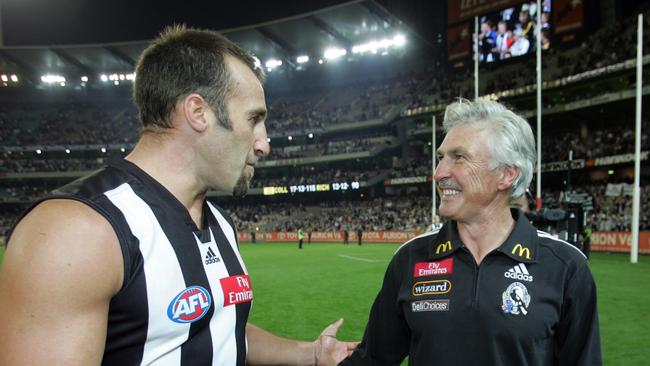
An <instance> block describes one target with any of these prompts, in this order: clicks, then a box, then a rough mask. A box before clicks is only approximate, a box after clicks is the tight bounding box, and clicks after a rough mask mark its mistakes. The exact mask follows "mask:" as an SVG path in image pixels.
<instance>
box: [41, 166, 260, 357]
mask: <svg viewBox="0 0 650 366" xmlns="http://www.w3.org/2000/svg"><path fill="white" fill-rule="evenodd" d="M53 193H54V195H53V196H50V197H48V198H46V199H52V198H68V199H73V200H77V201H81V202H83V203H85V204H87V205H89V206H90V207H92V208H93V209H95V210H96V211H97V212H99V213H100V214H102V215H103V216H104V217H105V218H106V219H107V220H108V221H109V222H110V224H111V225H112V227H113V228H114V230H115V232H116V233H117V236H118V238H119V243H120V246H121V250H122V255H123V258H124V283H123V285H122V288H121V290H120V291H119V292H118V293H117V294H116V295H115V296H114V297H113V298H112V299H111V301H110V307H109V314H108V331H107V338H106V348H105V353H104V357H103V362H102V364H103V365H121V366H123V365H170V366H171V365H244V364H245V361H246V351H247V348H246V339H245V328H246V322H247V319H248V315H249V312H250V308H251V304H252V299H253V292H252V287H251V283H250V279H249V277H248V272H247V270H246V267H245V265H244V262H243V261H242V258H241V256H240V254H239V250H238V242H237V236H236V231H235V226H234V224H233V222H232V220H231V219H230V217H229V216H228V215H227V214H226V213H224V212H223V211H222V210H221V209H220V208H218V207H216V206H215V205H213V204H211V203H209V202H207V201H206V202H204V204H203V225H202V227H203V229H199V228H198V227H197V226H196V225H195V223H194V222H193V221H192V219H191V217H190V215H189V213H188V211H187V209H186V208H185V207H184V206H183V205H182V204H181V203H180V202H179V201H178V200H177V199H176V198H175V197H174V196H173V195H172V194H171V193H170V192H169V191H168V190H167V189H165V188H164V187H163V186H162V185H161V184H160V183H158V182H157V181H155V180H154V179H153V178H152V177H151V176H149V175H147V174H146V173H145V172H144V171H142V170H141V169H140V168H138V167H137V166H136V165H135V164H133V163H131V162H129V161H126V160H118V161H111V162H110V163H109V166H108V167H106V168H103V169H101V170H99V171H98V172H95V173H93V174H92V175H90V176H87V177H84V178H81V179H79V180H77V181H75V182H72V183H70V184H68V185H67V186H64V187H63V188H61V189H59V190H57V191H55V192H53ZM88 245H92V243H88Z"/></svg>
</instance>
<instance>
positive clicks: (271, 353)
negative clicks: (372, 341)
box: [246, 319, 356, 366]
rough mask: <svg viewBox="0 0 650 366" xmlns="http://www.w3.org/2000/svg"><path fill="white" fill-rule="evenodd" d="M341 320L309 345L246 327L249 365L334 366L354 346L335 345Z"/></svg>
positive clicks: (343, 343)
mask: <svg viewBox="0 0 650 366" xmlns="http://www.w3.org/2000/svg"><path fill="white" fill-rule="evenodd" d="M342 324H343V319H341V320H339V321H337V322H335V323H333V324H331V325H329V326H328V327H327V328H325V330H323V332H322V333H321V334H320V336H319V337H318V339H316V340H315V341H313V342H303V341H296V340H292V339H286V338H281V337H278V336H276V335H273V334H271V333H269V332H267V331H265V330H263V329H261V328H259V327H256V326H255V325H252V324H250V323H249V324H247V325H246V337H247V339H248V355H247V357H246V363H248V364H249V365H296V366H297V365H328V366H329V365H337V364H338V363H339V362H341V360H343V359H344V358H345V357H347V356H348V355H349V354H350V353H351V352H352V350H353V349H354V347H355V346H356V343H351V342H339V341H338V340H337V339H336V333H337V332H338V330H339V328H340V327H341V325H342Z"/></svg>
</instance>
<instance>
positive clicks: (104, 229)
mask: <svg viewBox="0 0 650 366" xmlns="http://www.w3.org/2000/svg"><path fill="white" fill-rule="evenodd" d="M21 232H24V233H31V234H36V233H38V234H39V235H53V236H54V237H61V236H67V235H68V234H70V235H72V234H74V235H76V236H77V237H79V238H80V239H84V237H85V236H89V237H93V238H98V239H100V240H101V238H105V237H113V236H114V230H113V228H112V226H111V225H110V223H109V222H108V220H107V219H106V218H105V217H104V216H103V215H101V214H100V213H99V212H97V210H95V209H94V208H92V207H90V206H89V205H88V204H86V203H84V202H81V201H79V200H75V199H66V198H52V199H47V200H44V201H42V202H40V203H38V204H36V205H35V206H34V207H33V208H32V209H31V210H30V211H29V212H27V213H26V214H25V216H24V217H22V219H21V220H20V221H19V222H18V223H17V225H16V227H15V228H14V230H13V234H17V233H21ZM111 234H112V235H111ZM12 236H13V235H12Z"/></svg>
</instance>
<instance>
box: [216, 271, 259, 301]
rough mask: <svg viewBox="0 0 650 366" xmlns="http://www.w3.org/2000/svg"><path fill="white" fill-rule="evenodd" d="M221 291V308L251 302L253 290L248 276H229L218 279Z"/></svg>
mask: <svg viewBox="0 0 650 366" xmlns="http://www.w3.org/2000/svg"><path fill="white" fill-rule="evenodd" d="M219 281H221V288H222V289H223V306H224V307H225V306H230V305H236V304H241V303H243V302H250V301H253V288H252V287H251V282H250V277H249V276H248V275H237V276H230V277H225V278H222V279H220V280H219Z"/></svg>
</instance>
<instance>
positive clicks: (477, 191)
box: [434, 125, 501, 223]
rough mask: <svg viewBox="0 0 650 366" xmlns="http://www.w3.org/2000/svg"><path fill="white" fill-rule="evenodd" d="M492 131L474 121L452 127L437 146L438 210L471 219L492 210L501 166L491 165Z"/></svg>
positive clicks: (456, 216) (463, 219)
mask: <svg viewBox="0 0 650 366" xmlns="http://www.w3.org/2000/svg"><path fill="white" fill-rule="evenodd" d="M487 141H490V131H489V130H487V129H485V128H479V127H476V126H472V125H460V126H457V127H454V128H452V129H451V130H450V131H449V133H448V134H447V136H445V139H444V140H443V142H442V144H441V145H440V148H439V149H438V161H439V163H438V166H437V167H436V171H435V174H434V179H435V180H436V182H437V183H438V184H437V189H438V194H439V195H440V209H439V211H438V212H439V214H440V215H441V216H443V217H446V218H449V219H452V220H456V221H458V222H468V223H469V222H472V221H474V220H481V219H484V218H485V217H486V216H489V215H491V214H492V212H493V211H492V210H493V209H494V207H495V199H496V196H497V193H498V191H499V179H500V176H501V174H500V171H499V169H490V162H491V155H490V152H489V149H488V147H487Z"/></svg>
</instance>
